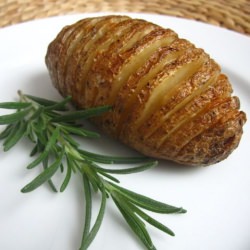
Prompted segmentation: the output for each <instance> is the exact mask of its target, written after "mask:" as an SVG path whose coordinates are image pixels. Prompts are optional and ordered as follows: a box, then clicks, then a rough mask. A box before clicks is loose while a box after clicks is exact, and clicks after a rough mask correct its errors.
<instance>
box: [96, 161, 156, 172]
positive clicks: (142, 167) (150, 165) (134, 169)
mask: <svg viewBox="0 0 250 250" xmlns="http://www.w3.org/2000/svg"><path fill="white" fill-rule="evenodd" d="M157 164H158V162H157V161H149V162H146V163H144V164H142V165H140V166H137V167H130V168H124V169H109V168H101V167H99V166H96V168H98V170H101V171H102V172H106V173H110V174H132V173H138V172H142V171H145V170H147V169H149V168H153V167H155V166H157Z"/></svg>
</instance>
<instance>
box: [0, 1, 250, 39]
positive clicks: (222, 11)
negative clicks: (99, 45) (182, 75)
mask: <svg viewBox="0 0 250 250" xmlns="http://www.w3.org/2000/svg"><path fill="white" fill-rule="evenodd" d="M100 11H104V12H105V11H106V12H107V11H112V12H116V11H120V12H147V13H159V14H166V15H170V16H177V17H184V18H189V19H195V20H199V21H203V22H206V23H210V24H215V25H218V26H222V27H225V28H228V29H231V30H235V31H238V32H241V33H245V34H250V0H150V1H147V0H91V1H89V0H18V1H15V0H1V1H0V27H3V26H7V25H11V24H15V23H20V22H23V21H27V20H33V19H38V18H44V17H49V16H57V15H65V14H72V13H86V12H100Z"/></svg>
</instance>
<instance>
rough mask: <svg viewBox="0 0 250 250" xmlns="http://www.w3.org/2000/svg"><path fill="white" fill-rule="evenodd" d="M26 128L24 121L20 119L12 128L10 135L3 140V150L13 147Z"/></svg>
mask: <svg viewBox="0 0 250 250" xmlns="http://www.w3.org/2000/svg"><path fill="white" fill-rule="evenodd" d="M25 130H26V123H25V122H23V121H20V122H18V123H17V124H16V126H15V129H12V133H11V134H10V136H9V137H8V138H7V139H6V140H5V142H4V144H3V146H4V149H3V150H4V151H5V152H6V151H8V150H10V149H11V148H12V147H14V146H15V145H16V144H17V143H18V141H19V140H20V139H21V138H22V137H23V136H24V135H25Z"/></svg>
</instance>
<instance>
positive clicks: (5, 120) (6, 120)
mask: <svg viewBox="0 0 250 250" xmlns="http://www.w3.org/2000/svg"><path fill="white" fill-rule="evenodd" d="M29 112H30V109H25V110H22V111H19V112H15V113H13V114H9V115H2V116H0V125H5V124H6V125H7V124H12V123H15V122H18V121H20V120H21V119H23V118H24V117H25V116H26V115H27V113H29Z"/></svg>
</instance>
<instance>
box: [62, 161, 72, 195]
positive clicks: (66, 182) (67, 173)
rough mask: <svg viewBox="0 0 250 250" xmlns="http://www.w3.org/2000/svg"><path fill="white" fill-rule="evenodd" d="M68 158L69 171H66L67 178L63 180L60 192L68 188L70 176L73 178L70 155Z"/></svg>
mask: <svg viewBox="0 0 250 250" xmlns="http://www.w3.org/2000/svg"><path fill="white" fill-rule="evenodd" d="M66 160H67V172H66V175H65V178H64V180H63V183H62V185H61V187H60V192H63V191H64V190H65V189H66V187H67V186H68V184H69V181H70V178H71V173H72V168H71V163H70V160H69V158H68V157H67V158H66Z"/></svg>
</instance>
